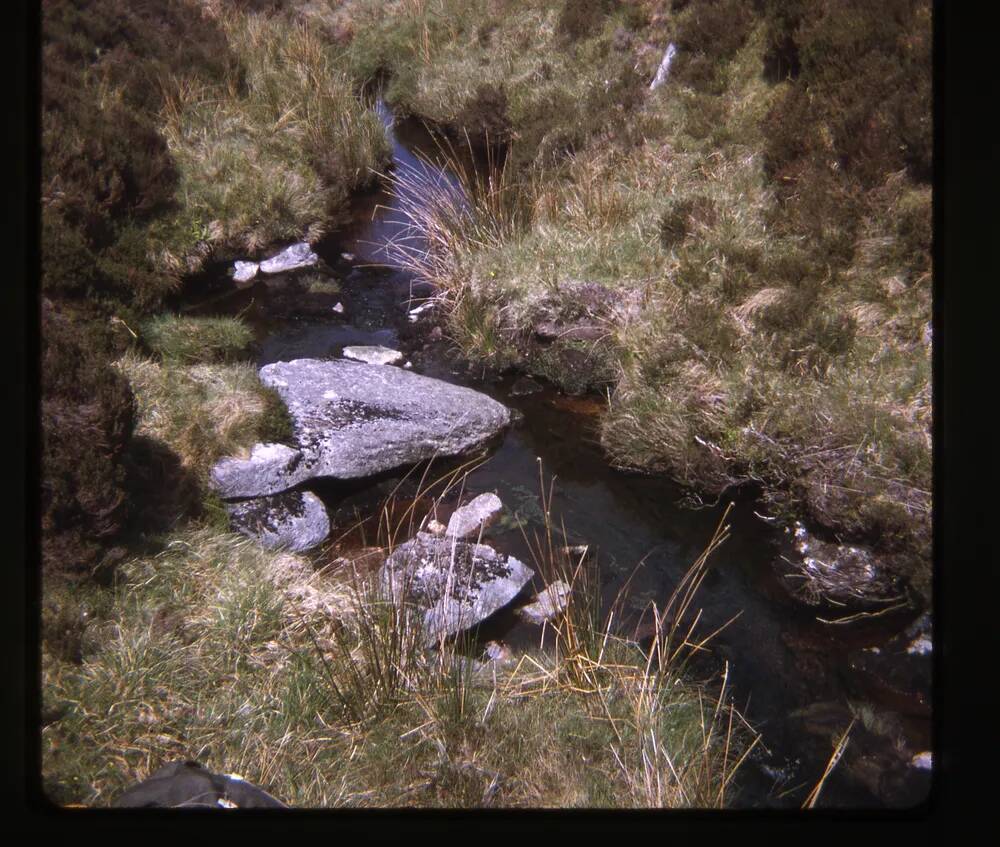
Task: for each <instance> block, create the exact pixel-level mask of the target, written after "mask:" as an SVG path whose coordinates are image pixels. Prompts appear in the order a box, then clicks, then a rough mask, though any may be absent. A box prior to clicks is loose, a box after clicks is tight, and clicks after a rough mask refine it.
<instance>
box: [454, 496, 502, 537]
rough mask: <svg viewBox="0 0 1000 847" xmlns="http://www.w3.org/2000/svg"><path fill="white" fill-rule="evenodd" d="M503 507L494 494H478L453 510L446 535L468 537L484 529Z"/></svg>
mask: <svg viewBox="0 0 1000 847" xmlns="http://www.w3.org/2000/svg"><path fill="white" fill-rule="evenodd" d="M502 509H503V503H501V502H500V498H499V497H497V496H496V494H480V495H479V496H478V497H476V498H474V499H473V500H470V501H469V502H468V503H466V504H465V505H464V506H462V507H461V508H458V509H456V510H455V512H454V514H452V516H451V520H449V521H448V531H447V533H446V534H447V535H448V536H450V537H452V538H469V537H470V536H473V535H477V534H478V533H479V532H480V530H482V529H485V528H486V527H487V526H488V525H489V524H490V523H491V522H492V521H493V520H494V519H495V518H496V516H497V515H499V514H500V512H501V510H502Z"/></svg>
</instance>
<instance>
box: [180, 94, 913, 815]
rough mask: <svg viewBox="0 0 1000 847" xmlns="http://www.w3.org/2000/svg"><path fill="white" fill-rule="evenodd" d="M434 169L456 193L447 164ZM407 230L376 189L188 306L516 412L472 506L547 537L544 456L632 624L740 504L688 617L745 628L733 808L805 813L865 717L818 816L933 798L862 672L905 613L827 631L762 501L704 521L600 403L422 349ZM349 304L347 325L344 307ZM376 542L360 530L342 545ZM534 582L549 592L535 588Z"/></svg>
mask: <svg viewBox="0 0 1000 847" xmlns="http://www.w3.org/2000/svg"><path fill="white" fill-rule="evenodd" d="M379 109H380V114H381V115H382V117H383V120H384V121H385V123H386V125H387V128H388V131H389V135H390V138H391V141H392V146H393V158H394V165H395V167H411V168H421V167H427V165H424V164H422V161H421V160H420V159H418V156H417V154H418V153H419V154H422V155H423V156H425V157H427V158H428V159H430V160H431V161H434V160H435V159H436V154H437V151H438V148H437V145H436V144H435V143H434V141H433V138H432V137H431V135H430V134H429V133H428V131H427V130H426V129H425V128H424V127H422V126H421V125H420V124H418V123H416V122H414V121H404V122H399V123H398V124H393V122H392V116H391V114H390V113H389V112H388V110H386V109H385V107H384V106H382V104H381V103H379ZM437 175H438V176H440V177H441V178H442V179H446V180H448V181H449V182H450V183H451V184H452V185H455V186H457V184H458V183H457V181H456V180H455V179H454V177H453V176H452V175H451V174H449V173H448V171H447V169H445V168H441V169H440V170H439V171H438V172H437ZM405 227H406V224H405V221H404V220H403V216H402V214H401V212H400V211H399V200H398V198H397V197H396V196H395V195H394V194H393V193H392V191H391V188H390V187H389V186H381V187H379V188H377V189H376V190H373V191H371V192H369V193H367V194H365V195H363V196H359V197H357V198H355V201H354V207H353V210H352V216H351V223H350V224H348V225H347V226H346V227H343V228H341V229H339V230H337V231H335V232H333V233H331V234H329V235H328V236H326V237H324V238H323V239H322V240H321V241H320V242H319V243H318V244H316V245H314V250H315V251H316V252H317V253H318V254H319V256H320V258H321V259H322V260H323V263H324V264H325V266H326V268H325V269H322V270H318V269H310V270H309V271H307V272H299V273H298V275H297V276H296V277H295V278H294V279H288V278H286V277H285V276H284V275H282V276H277V277H269V278H265V279H261V278H259V277H258V278H257V279H256V280H255V281H254V282H253V283H252V284H251V285H249V286H247V287H245V288H235V287H234V283H233V281H232V279H231V277H230V276H229V269H230V267H231V263H230V264H227V265H217V266H215V267H210V268H208V269H206V271H205V272H203V273H202V274H200V275H199V278H198V279H197V280H192V282H191V283H190V284H189V285H188V286H187V289H188V294H186V295H184V298H185V300H186V301H187V302H186V305H185V307H184V308H185V311H186V312H187V313H189V314H203V315H236V314H239V315H241V316H242V317H243V319H244V320H245V321H246V322H247V323H248V324H249V325H250V326H251V327H252V328H253V330H254V332H255V334H256V338H257V364H258V366H262V365H264V364H267V363H270V362H274V361H281V360H288V359H293V358H307V357H308V358H328V357H336V356H339V355H340V354H341V352H342V350H343V348H344V347H345V346H348V345H357V344H373V345H385V346H387V347H393V348H396V349H399V350H402V351H403V352H404V353H405V354H406V355H407V357H408V359H409V360H410V362H411V363H412V369H413V370H414V371H415V372H417V373H422V374H425V375H427V376H432V377H436V378H438V379H443V380H446V381H449V382H453V383H457V384H462V385H468V386H470V387H472V388H475V389H476V390H478V391H482V392H484V393H486V394H488V395H490V396H492V397H494V398H495V399H497V400H499V401H500V402H502V403H504V404H505V405H507V406H508V407H510V408H511V409H514V410H516V411H517V412H519V413H520V415H519V420H518V421H517V422H516V423H515V424H514V425H513V426H512V427H511V429H510V430H509V431H508V432H507V434H506V435H505V437H504V440H503V442H502V443H501V444H500V446H499V447H498V448H497V449H496V450H495V452H494V453H493V454H492V455H491V456H490V457H489V459H488V460H487V461H486V462H485V463H484V464H482V465H481V466H480V467H478V468H476V469H475V470H473V471H472V472H471V473H470V474H469V476H468V478H467V480H466V483H465V496H466V498H468V497H471V496H472V495H474V494H477V493H480V492H485V491H495V492H496V493H497V494H498V495H499V497H500V499H501V500H502V501H503V503H504V504H505V506H506V507H507V509H508V510H510V511H512V512H516V513H517V515H518V517H519V518H520V519H521V521H522V522H523V523H524V524H525V525H526V526H527V528H528V531H529V533H530V531H531V530H532V529H539V528H540V527H541V526H542V524H541V500H540V493H541V484H540V477H539V462H540V463H541V468H542V472H543V474H544V479H545V485H546V486H548V484H549V481H550V479H551V477H552V476H554V477H555V484H554V498H553V513H554V517H555V523H556V524H560V522H561V525H563V526H564V527H565V530H566V535H567V542H566V543H570V544H587V545H589V548H590V550H591V551H593V552H594V553H595V556H594V559H595V560H596V562H597V565H596V567H598V568H599V579H600V585H601V594H602V597H603V599H604V601H605V603H606V604H610V603H611V601H612V600H613V599H614V598H615V597H616V595H618V593H619V592H620V591H621V590H622V588H623V586H625V585H626V582H628V592H627V594H626V599H625V601H624V607H623V610H624V615H625V616H626V617H630V622H631V623H632V625H633V626H634V622H635V621H637V620H638V615H639V613H640V612H641V610H642V608H643V607H644V606H645V605H646V604H647V603H648V602H649V601H650V600H655V601H656V602H657V603H658V604H659V605H660V606H662V605H663V603H665V601H666V600H667V598H669V596H670V594H671V592H672V591H673V589H674V587H675V586H676V585H677V583H678V581H679V580H680V579H681V577H682V576H683V574H684V573H685V571H686V570H687V569H688V568H689V567H690V566H691V564H692V563H693V562H694V561H695V560H696V559H697V558H698V557H699V555H700V554H701V553H702V551H703V550H704V548H705V547H706V545H707V544H708V542H709V540H710V539H711V537H712V534H713V532H714V530H715V527H716V525H717V524H718V522H719V520H720V517H721V515H722V513H723V511H724V509H725V507H726V505H727V503H729V502H730V501H732V502H733V504H734V505H733V509H732V512H731V513H730V518H729V523H730V526H731V530H730V537H729V539H728V540H727V541H726V542H725V543H724V544H723V545H722V547H720V548H719V549H718V550H717V551H716V552H715V553H714V554H713V556H712V558H711V560H710V567H709V571H708V573H707V576H706V578H705V580H704V583H703V584H702V586H701V589H700V592H699V594H698V596H697V598H696V601H695V605H696V607H698V608H701V609H702V617H701V621H700V624H699V628H698V631H699V632H700V633H701V634H702V635H707V634H708V633H711V632H712V631H714V630H715V629H717V628H719V627H722V626H723V624H725V623H726V622H727V621H730V620H731V619H733V618H734V616H736V618H735V620H732V622H731V623H729V625H728V626H727V627H725V629H723V630H722V632H720V633H719V634H718V635H716V636H715V637H714V638H713V639H712V641H711V642H710V643H709V644H708V645H707V646H708V648H709V650H708V652H707V653H706V654H705V655H704V656H703V658H701V659H700V660H699V661H698V662H697V663H696V664H694V665H692V667H691V672H692V673H693V674H694V675H695V677H697V678H701V679H708V678H710V677H711V676H712V675H713V674H715V675H717V674H719V673H721V672H723V671H727V673H728V686H729V693H730V696H731V697H732V699H733V703H734V704H735V706H736V708H737V709H739V710H740V711H741V712H742V714H743V715H744V717H745V718H746V719H747V720H748V721H749V723H750V724H751V725H752V726H753V727H754V728H755V729H756V730H757V731H758V732H760V733H761V736H762V738H761V742H760V743H759V744H758V746H757V748H756V749H755V751H754V752H753V753H752V755H751V756H750V758H749V759H748V761H747V762H746V763H745V764H744V766H743V769H742V771H741V772H740V775H739V776H738V777H737V780H736V782H737V783H738V792H737V794H736V795H735V796H734V797H733V798H732V800H733V805H735V806H738V807H779V808H782V807H792V808H797V807H799V806H800V805H801V804H802V802H803V800H804V799H805V798H806V796H807V795H808V793H809V791H810V790H811V789H812V788H813V786H814V785H815V784H816V783H817V781H818V780H819V778H820V777H821V776H822V774H823V771H824V768H825V767H826V764H827V761H828V760H829V758H830V755H831V753H832V752H833V743H834V741H835V739H836V738H838V737H839V736H840V734H841V733H842V732H843V731H844V730H845V729H846V728H847V726H848V724H849V723H850V720H851V717H852V716H854V717H858V715H860V717H859V719H858V720H857V722H856V724H855V727H854V729H853V730H852V734H851V742H850V744H849V745H848V750H847V752H846V753H845V755H844V757H843V759H842V760H841V762H840V763H839V764H838V766H837V768H835V769H834V771H833V773H832V774H831V775H830V777H829V778H828V779H827V781H826V783H825V785H824V788H823V792H822V795H821V799H820V802H819V804H818V805H820V806H823V807H830V808H834V807H837V808H845V807H846V808H884V807H905V806H910V805H912V804H914V803H918V802H920V801H921V800H923V799H924V798H925V797H926V795H927V792H928V790H929V785H930V773H931V772H930V771H929V770H922V769H919V768H916V767H914V766H913V765H911V764H910V759H911V758H912V756H913V755H914V754H915V753H917V752H920V751H924V750H929V749H930V745H931V740H930V712H929V707H928V708H927V709H926V710H925V709H923V708H917V707H912V708H911V707H910V706H909V705H908V704H906V703H903V704H899V703H887V702H886V701H885V699H884V698H882V699H881V700H880V699H878V698H876V697H875V696H874V695H872V694H871V691H872V685H871V684H870V682H871V680H870V679H867V678H862V677H860V676H859V675H858V673H856V671H855V670H854V667H855V665H856V660H857V656H858V655H859V653H864V652H865V651H868V653H869V654H871V655H872V656H879V657H880V658H883V659H885V658H886V655H885V654H886V652H887V650H888V648H887V647H886V645H888V644H890V643H892V642H893V638H894V636H898V634H899V633H900V632H901V630H903V629H904V628H905V626H906V625H907V624H909V623H910V622H911V621H912V616H911V617H910V618H908V619H904V620H902V621H900V620H895V621H890V620H884V621H870V622H868V623H867V624H865V622H861V623H859V624H851V625H849V626H835V625H830V624H825V623H823V622H821V621H819V620H817V617H816V614H817V613H816V611H815V610H811V609H809V608H806V607H804V606H803V605H801V604H800V603H798V602H797V601H795V600H793V599H792V598H791V597H790V595H789V593H788V591H787V590H786V589H785V587H784V586H783V585H782V584H781V577H780V576H779V574H778V572H777V569H776V567H775V564H776V562H777V561H778V560H780V558H781V557H783V556H784V557H787V558H793V557H795V556H796V555H797V553H796V551H795V548H794V546H793V538H792V536H791V535H790V534H789V533H787V532H785V531H782V530H780V529H777V528H775V527H774V526H772V525H771V524H769V523H768V522H767V521H766V520H762V519H761V517H760V516H759V515H758V514H757V513H762V512H763V507H762V506H760V504H759V502H758V501H757V499H756V497H755V492H753V491H749V490H747V491H738V492H735V493H732V494H730V495H729V496H727V497H726V498H724V499H722V500H721V501H720V502H719V503H717V504H715V505H713V506H707V507H703V508H700V509H692V508H688V507H685V506H682V505H681V503H680V501H681V500H682V498H683V496H684V491H683V490H682V489H681V488H680V487H678V486H676V485H674V484H673V483H671V482H670V481H669V480H667V479H665V478H658V477H652V476H644V475H641V474H637V473H626V472H622V471H618V470H615V469H613V468H611V467H610V466H609V464H608V462H607V460H606V458H605V457H604V455H603V453H602V451H601V448H600V445H599V441H598V430H599V415H600V413H601V408H602V406H601V404H602V402H606V401H601V400H600V399H594V398H578V397H568V396H565V395H562V394H561V393H560V392H558V391H557V390H555V389H554V388H552V387H549V386H546V385H545V384H544V383H543V381H542V380H538V381H537V383H538V385H537V386H532V388H536V389H537V390H533V391H532V393H523V392H524V380H520V381H519V375H517V374H503V375H500V376H495V375H484V374H482V372H481V371H477V370H476V369H475V368H471V367H470V366H469V365H467V364H466V363H464V362H462V361H461V360H460V359H459V358H457V357H456V356H455V354H454V353H453V352H452V351H451V350H450V349H449V345H448V343H447V341H446V340H440V341H430V342H429V340H428V339H427V338H426V337H420V334H418V332H417V330H416V329H415V325H414V324H412V323H410V322H409V321H408V319H407V310H408V309H409V308H412V306H413V305H416V304H417V303H419V302H420V301H421V299H422V298H424V297H427V296H428V295H429V294H430V291H429V290H428V288H427V287H426V285H422V284H421V283H420V282H419V281H417V280H415V279H413V277H412V276H411V275H410V274H409V273H408V272H406V271H404V270H400V269H396V268H392V267H386V266H385V263H387V262H388V260H389V257H388V256H387V254H386V249H385V244H386V242H387V241H388V240H389V239H391V238H394V237H399V236H400V235H401V234H403V233H404V231H405ZM323 279H327V280H335V281H336V284H337V286H338V288H339V290H337V289H334V288H333V287H331V286H330V285H329V284H327V285H326V286H325V287H324V285H322V284H316V283H317V280H318V281H319V283H322V282H323ZM296 280H298V281H296ZM301 280H306V282H304V283H303V282H302V281H301ZM310 284H311V285H312V287H311V288H310ZM194 291H197V292H198V296H199V297H200V300H199V301H198V302H194V295H193V292H194ZM206 291H208V292H209V296H208V297H207V298H206V296H205V293H206ZM338 303H339V304H342V306H343V312H342V313H340V312H338V311H334V309H333V307H334V306H335V305H337V304H338ZM484 376H485V378H484ZM397 482H398V478H397V479H385V480H381V481H379V482H377V483H375V484H374V485H371V486H368V487H367V488H361V487H358V486H355V487H354V488H352V489H350V490H347V489H345V488H344V487H343V486H340V487H337V486H332V487H331V489H330V490H329V491H327V490H321V489H319V488H317V489H316V490H317V493H319V494H320V496H321V497H322V498H323V499H324V501H325V502H326V505H327V507H328V510H329V512H330V516H331V521H332V523H333V524H334V526H335V527H337V528H336V529H334V531H333V536H332V537H336V536H338V534H339V532H338V530H339V529H340V528H343V527H345V526H349V525H351V524H352V523H354V522H357V521H359V520H364V519H365V518H366V517H369V518H370V517H371V515H373V514H377V512H378V508H379V505H380V503H381V502H382V500H383V499H384V498H385V496H386V495H387V494H388V493H389V492H390V491H391V490H392V488H393V487H394V486H395V485H396V483H397ZM415 485H416V482H415V481H413V480H408V481H407V482H406V483H405V484H404V485H403V486H401V487H400V491H399V492H398V494H399V496H401V497H402V496H405V495H409V496H413V494H415V493H416V489H415ZM491 538H492V539H494V541H492V542H491V543H492V544H493V546H495V547H496V548H497V549H498V550H501V551H502V552H509V553H512V554H513V555H515V556H517V557H518V558H520V559H522V561H525V562H526V563H527V564H528V565H529V566H531V567H533V568H535V570H536V571H537V567H535V566H534V565H533V563H532V558H531V555H530V552H529V550H528V548H527V545H526V544H525V540H524V537H523V535H522V533H521V531H520V529H518V528H517V526H515V525H512V522H511V521H506V522H501V524H500V525H499V526H497V527H495V528H494V529H493V530H492V531H491ZM370 540H371V538H370V536H368V535H366V533H365V529H364V525H363V524H362V526H361V528H360V529H359V530H358V532H356V533H355V537H353V538H345V539H343V542H342V545H341V546H343V545H350V544H355V545H359V546H360V545H363V544H364V543H365V542H366V541H369V542H370ZM338 552H339V550H338V545H333V546H331V547H329V548H328V549H326V550H324V551H323V552H322V553H319V554H316V556H315V558H316V559H317V561H318V562H321V561H322V559H323V557H327V558H330V559H332V558H335V557H336V555H337V554H338ZM640 563H641V564H640ZM637 565H638V567H637ZM536 583H537V585H536V587H537V588H540V587H541V584H540V583H538V579H537V577H536ZM496 617H497V620H495V621H491V622H489V626H490V629H491V631H490V633H489V637H491V638H502V640H503V641H505V642H506V643H507V644H508V645H510V646H511V647H512V648H513V649H514V650H515V651H517V649H518V648H521V649H526V648H528V647H537V645H538V638H539V632H540V630H539V629H538V628H537V627H531V626H528V625H527V624H524V623H520V622H519V621H518V619H517V618H514V617H513V616H512V615H507V616H504V614H503V613H500V614H499V615H498V616H496ZM876 688H877V686H876ZM715 690H717V688H716V689H715ZM849 704H852V705H849Z"/></svg>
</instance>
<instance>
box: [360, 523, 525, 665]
mask: <svg viewBox="0 0 1000 847" xmlns="http://www.w3.org/2000/svg"><path fill="white" fill-rule="evenodd" d="M532 576H534V572H533V571H532V570H531V568H529V567H528V566H527V565H525V564H524V563H523V562H521V561H519V560H518V559H515V558H514V557H513V556H504V555H502V554H500V553H497V551H496V550H494V549H493V548H492V547H488V546H486V545H485V544H469V543H467V542H464V541H458V540H457V539H449V538H435V537H434V536H433V535H430V534H428V533H425V532H421V533H418V534H417V536H416V537H415V538H413V539H412V540H410V541H407V542H406V543H405V544H403V545H402V546H400V547H398V548H397V549H396V550H395V551H394V552H393V553H392V555H391V556H389V558H388V559H386V560H385V564H384V565H383V566H382V569H381V571H380V572H379V577H380V582H381V586H382V589H383V591H385V592H386V593H387V594H389V596H390V597H391V598H392V599H393V602H396V603H402V602H404V601H405V602H410V603H413V604H414V605H415V606H416V607H417V609H418V610H419V611H420V612H421V613H422V614H423V626H424V635H425V639H426V643H427V644H428V645H430V644H434V643H435V642H436V641H437V640H438V639H439V638H441V637H447V636H449V635H454V634H456V633H458V632H461V631H462V630H464V629H468V628H469V627H470V626H474V625H475V624H477V623H479V622H480V621H482V620H485V619H486V618H488V617H489V616H490V615H492V614H493V613H494V612H496V611H497V610H499V609H501V608H503V607H504V606H506V605H507V604H508V603H510V601H511V600H513V599H514V598H515V597H516V596H517V595H518V594H519V593H520V591H521V589H522V588H523V587H524V586H525V585H526V584H527V583H528V581H529V580H530V579H531V577H532Z"/></svg>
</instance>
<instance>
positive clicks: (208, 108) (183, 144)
mask: <svg viewBox="0 0 1000 847" xmlns="http://www.w3.org/2000/svg"><path fill="white" fill-rule="evenodd" d="M219 23H220V25H221V26H222V28H223V30H224V31H225V33H226V37H227V39H228V41H229V44H230V46H231V49H232V50H233V51H234V53H235V54H236V55H237V57H238V58H239V60H240V62H241V65H242V67H243V68H244V75H243V79H242V81H241V82H242V85H240V84H237V82H236V81H235V80H232V81H230V82H229V83H228V84H227V85H226V86H205V85H200V84H198V83H197V82H195V81H194V80H191V81H187V82H184V81H180V82H178V83H177V84H176V85H175V86H174V92H173V94H172V96H170V97H169V98H168V99H167V101H166V104H165V106H164V109H163V111H162V118H163V122H164V134H165V137H166V138H167V141H168V144H169V148H170V151H171V153H172V154H173V156H174V157H175V159H176V161H177V164H178V170H179V174H180V185H179V189H178V190H179V192H180V194H181V196H182V197H183V198H184V203H183V206H182V209H181V211H180V214H179V215H178V216H176V217H175V218H174V219H172V220H168V221H166V222H165V223H164V227H165V228H166V230H167V231H168V233H169V238H170V239H172V240H173V241H178V242H179V243H180V244H182V245H183V246H182V247H180V248H174V247H167V248H166V252H165V253H164V254H163V256H162V257H161V258H162V259H163V260H164V261H165V262H166V263H168V264H170V265H176V266H179V263H180V262H181V259H182V258H184V256H185V251H192V250H193V251H195V252H198V251H199V250H201V252H204V250H205V249H208V248H215V247H220V246H230V247H236V248H238V249H241V250H245V251H247V252H250V253H254V252H257V251H259V250H260V249H262V248H263V247H264V246H266V245H268V244H270V243H272V242H275V241H280V240H290V239H295V238H302V237H305V238H306V239H307V240H309V241H314V240H316V239H317V238H319V236H320V235H321V234H322V232H323V227H324V226H325V222H326V221H327V220H328V219H329V218H330V217H331V215H333V214H335V213H337V212H341V211H342V210H343V209H344V208H345V204H346V201H347V196H348V193H349V191H350V190H352V189H354V188H358V187H360V186H363V185H366V184H368V183H370V182H371V180H372V178H373V174H372V169H373V168H376V167H377V166H378V165H379V164H380V163H382V162H384V161H385V159H386V158H387V157H388V143H387V141H386V138H385V133H384V131H383V129H382V125H381V123H380V121H379V119H378V117H377V115H375V113H374V111H372V110H371V109H370V108H368V106H367V105H366V104H365V103H364V102H363V101H362V100H360V99H359V98H358V96H357V95H356V94H355V92H354V90H353V85H352V83H351V81H350V79H349V78H348V77H347V76H346V75H345V74H344V73H343V72H342V71H340V70H338V69H337V67H336V66H335V65H334V62H333V57H332V54H331V50H330V48H329V47H328V46H327V45H326V44H325V43H324V42H323V40H322V39H321V38H320V36H319V35H318V34H317V33H315V32H314V31H313V30H312V29H310V28H309V27H308V26H307V25H305V24H302V23H294V22H290V21H289V20H288V19H286V18H284V17H267V16H264V15H259V14H258V15H254V14H245V13H230V12H226V13H225V14H221V13H220V16H219ZM200 245H205V247H204V248H202V247H200Z"/></svg>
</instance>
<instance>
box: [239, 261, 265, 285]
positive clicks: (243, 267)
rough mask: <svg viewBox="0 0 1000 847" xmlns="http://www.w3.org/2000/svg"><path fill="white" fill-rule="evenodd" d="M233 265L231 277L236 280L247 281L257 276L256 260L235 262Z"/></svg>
mask: <svg viewBox="0 0 1000 847" xmlns="http://www.w3.org/2000/svg"><path fill="white" fill-rule="evenodd" d="M234 267H235V271H234V272H233V279H234V280H236V282H249V281H250V280H251V279H253V278H254V277H255V276H257V269H258V268H259V267H260V265H258V264H257V263H256V262H237V263H236V265H235V266H234Z"/></svg>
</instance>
